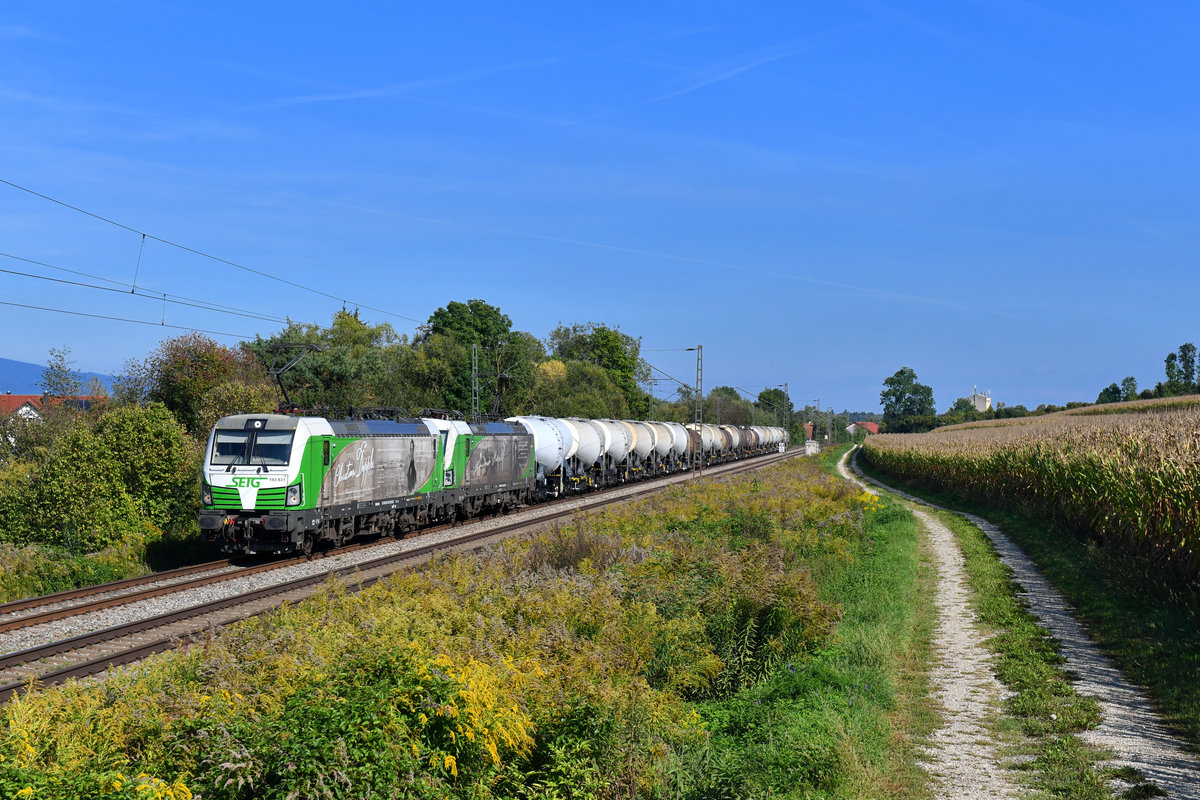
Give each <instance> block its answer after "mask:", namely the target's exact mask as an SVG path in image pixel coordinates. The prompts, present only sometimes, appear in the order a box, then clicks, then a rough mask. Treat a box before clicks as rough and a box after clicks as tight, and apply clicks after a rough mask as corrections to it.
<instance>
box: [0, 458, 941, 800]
mask: <svg viewBox="0 0 1200 800" xmlns="http://www.w3.org/2000/svg"><path fill="white" fill-rule="evenodd" d="M927 573H928V570H927V567H926V566H923V565H922V562H921V559H920V555H919V550H918V537H917V535H916V530H915V528H914V527H913V521H912V519H911V516H910V515H909V514H908V513H907V512H905V511H904V510H902V509H900V508H898V507H896V506H894V505H892V504H888V503H881V502H880V501H877V500H875V499H873V498H871V497H869V496H866V495H864V494H862V493H860V492H858V491H856V490H854V489H852V488H851V487H849V486H848V485H847V484H845V482H843V481H840V480H834V479H833V478H831V477H829V476H828V475H827V474H825V473H824V472H823V471H822V470H821V469H820V468H819V467H818V466H816V465H813V464H809V463H803V462H802V461H801V460H795V461H793V462H789V463H787V464H784V465H781V466H779V467H776V468H773V469H771V470H767V471H764V472H761V473H758V474H756V475H749V476H741V477H738V478H734V479H727V480H717V481H705V482H702V483H700V484H699V485H696V486H688V487H684V488H678V489H673V490H671V491H669V492H666V493H664V494H662V495H660V496H658V497H656V498H653V499H651V500H649V501H646V502H642V503H638V504H630V505H628V506H626V507H622V508H619V509H616V510H613V511H611V512H608V513H606V514H604V515H597V516H592V517H585V518H582V519H581V520H579V521H578V522H577V523H575V524H573V525H572V526H569V527H562V528H558V529H555V530H552V531H550V532H547V533H545V534H542V535H540V536H537V537H534V538H531V539H527V540H519V541H510V542H506V543H504V544H503V545H501V546H498V547H496V548H492V549H489V550H486V551H482V552H480V553H475V554H460V555H447V556H445V557H443V558H439V559H435V560H434V561H433V562H431V563H430V564H428V565H427V566H426V567H424V568H423V569H421V570H419V571H415V572H411V573H407V574H404V575H401V576H398V577H396V578H394V579H392V580H390V581H387V582H384V583H381V584H379V585H377V586H375V587H372V589H370V590H367V591H365V592H362V593H359V594H355V595H345V594H344V592H342V591H341V590H340V589H339V588H338V587H337V586H331V587H330V588H329V589H328V590H327V591H326V592H325V593H324V594H323V595H321V596H320V597H317V598H314V599H313V600H311V601H306V602H304V603H301V604H298V605H296V606H292V607H288V608H285V609H283V610H281V611H280V612H278V613H276V614H273V615H271V616H270V617H267V618H262V619H258V620H254V621H249V622H247V623H243V624H240V625H237V626H233V627H232V628H231V629H230V630H228V631H225V632H224V633H222V634H220V635H217V636H214V637H213V638H211V639H208V640H206V641H204V642H202V643H200V644H197V645H195V646H193V647H191V648H190V649H189V650H187V651H186V652H173V653H170V654H166V656H165V657H162V658H156V659H154V660H151V661H148V662H146V663H144V664H143V665H141V666H140V667H138V668H136V669H134V670H131V671H123V672H118V673H114V674H113V675H110V676H109V677H108V679H106V681H105V682H104V683H103V684H102V685H98V686H81V685H67V686H63V687H55V688H51V689H46V690H43V691H38V692H35V693H33V694H30V695H27V696H24V697H22V698H21V699H20V700H19V701H16V702H13V703H10V704H9V705H8V706H6V707H5V708H4V709H2V710H0V796H12V795H17V796H22V797H24V796H33V797H66V796H70V797H145V796H156V797H176V798H184V797H189V796H191V794H192V793H193V792H202V793H203V796H204V797H206V798H221V797H224V798H249V797H256V798H257V797H279V798H282V797H288V796H367V795H370V796H382V797H387V796H393V795H400V796H406V797H437V798H450V797H477V798H493V797H513V798H546V799H547V800H551V798H560V797H573V798H585V797H597V798H606V797H612V798H616V797H630V796H639V797H673V798H695V800H701V798H717V797H725V796H736V797H751V796H766V795H773V796H774V795H778V796H791V797H829V798H851V797H863V796H871V797H876V796H891V797H922V796H925V793H926V777H925V775H924V773H922V772H921V771H920V770H919V769H918V768H917V767H916V749H915V745H914V743H913V740H912V739H911V738H910V735H911V732H912V731H918V732H920V731H922V730H927V729H928V727H929V724H930V720H929V717H928V712H926V711H925V710H924V709H925V706H926V703H925V702H924V683H923V672H922V665H923V664H924V663H925V660H926V654H927V647H928V640H929V630H930V626H931V624H932V613H931V609H930V606H929V603H930V595H929V592H928V574H927Z"/></svg>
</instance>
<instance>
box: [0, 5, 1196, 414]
mask: <svg viewBox="0 0 1200 800" xmlns="http://www.w3.org/2000/svg"><path fill="white" fill-rule="evenodd" d="M1198 22H1200V7H1197V6H1195V5H1194V4H1191V3H1184V2H1162V3H1138V4H1132V3H1110V2H1088V3H1084V2H1070V3H1067V2H1063V3H1028V2H999V1H998V0H996V1H989V0H981V1H979V2H967V1H966V0H953V2H950V1H947V2H920V1H919V0H914V1H913V2H890V3H889V2H846V3H828V4H815V3H776V4H771V3H759V4H746V3H656V4H645V3H637V4H625V3H606V4H603V5H600V4H596V5H594V6H583V5H582V4H571V3H523V4H495V3H486V4H485V3H478V4H474V3H467V4H430V3H422V4H415V3H414V4H406V5H402V4H398V3H358V4H343V7H336V8H335V7H334V6H331V5H329V4H327V3H321V4H316V3H307V2H292V3H287V4H283V3H278V4H247V3H225V2H206V3H183V2H180V3H170V4H163V3H139V2H122V3H77V2H61V3H54V4H49V3H42V2H33V1H24V2H23V1H17V2H8V3H5V5H4V10H3V12H2V13H0V179H3V180H5V181H9V182H12V183H15V184H19V185H21V186H25V187H28V188H29V189H32V190H35V191H37V192H40V193H43V194H45V195H48V196H51V197H54V198H56V199H58V200H61V201H63V202H66V203H70V204H72V205H75V206H78V207H80V208H83V209H87V210H89V211H92V212H95V213H97V214H100V215H103V216H105V217H107V218H110V219H112V220H115V221H118V222H120V223H122V224H124V225H127V226H129V227H131V228H134V229H136V230H139V231H144V232H147V233H149V234H151V235H153V236H157V237H161V238H163V239H167V240H170V241H173V242H178V243H181V244H184V245H187V246H189V247H192V248H195V249H197V250H201V251H204V252H207V253H211V254H213V255H217V256H219V257H221V258H223V259H226V260H228V261H232V262H236V263H237V264H241V265H244V266H247V267H251V268H253V269H255V270H259V271H262V272H266V273H269V274H271V275H275V276H278V277H281V278H285V279H287V280H290V281H293V282H295V283H299V284H303V285H305V286H310V287H313V288H316V289H318V290H320V291H322V292H325V293H327V294H328V295H332V296H333V297H332V298H331V297H328V296H324V295H320V294H316V293H312V292H306V291H303V290H301V289H297V288H294V287H291V286H288V285H285V284H282V283H279V282H276V281H271V280H269V279H266V278H263V277H261V276H258V275H255V274H253V273H250V272H247V271H244V270H239V269H236V268H234V267H231V266H228V265H225V264H221V263H218V262H215V261H212V260H208V259H204V258H200V257H197V256H195V255H191V254H188V253H186V252H183V251H180V250H178V249H174V248H170V247H167V246H165V245H163V244H161V243H159V242H155V241H153V240H148V241H147V243H146V245H145V248H144V250H143V251H142V253H141V263H140V266H139V265H138V256H139V247H140V245H141V237H140V236H139V235H137V234H136V233H132V232H130V231H127V230H122V229H120V228H116V227H113V226H111V225H107V224H105V223H102V222H100V221H98V220H96V219H93V218H91V217H87V216H84V215H82V214H79V213H76V212H74V211H71V210H69V209H65V208H62V207H61V206H56V205H54V204H52V203H49V202H47V201H46V200H43V199H39V198H37V197H34V196H32V195H30V194H27V193H25V192H22V191H19V190H16V189H13V188H11V187H9V186H6V185H3V184H0V252H2V253H4V254H6V255H13V256H18V257H21V258H25V259H33V260H36V261H40V262H44V263H47V264H53V265H56V266H60V267H67V268H70V269H75V270H79V271H82V272H87V273H90V274H94V275H99V276H102V277H105V278H108V279H110V280H112V281H118V282H123V283H131V282H132V281H133V278H134V273H135V270H136V271H137V285H138V286H139V287H142V288H144V289H145V290H147V291H153V292H159V293H162V292H167V293H170V294H174V295H182V296H187V297H192V298H199V299H203V300H206V301H209V302H214V303H219V304H224V305H227V306H230V307H234V308H238V309H253V310H255V311H258V312H260V313H262V314H265V315H267V316H271V317H289V318H292V319H298V320H305V321H311V322H318V323H326V322H328V320H329V319H330V317H331V315H332V313H333V311H334V310H336V309H338V308H340V307H341V305H342V303H341V300H345V301H346V302H347V304H348V305H349V306H350V307H354V306H355V305H357V304H365V305H369V306H372V307H375V308H377V309H382V310H384V311H387V312H390V315H389V314H384V313H381V312H379V311H370V310H364V311H363V312H362V316H363V318H364V319H367V320H369V321H371V322H383V321H387V322H391V323H392V324H393V325H394V326H395V327H396V328H397V330H399V331H401V332H410V333H411V331H412V330H413V328H414V327H415V325H416V322H415V321H414V320H420V321H423V320H425V319H426V318H427V317H428V316H429V314H430V313H431V312H433V311H434V310H435V309H436V308H437V307H439V306H443V305H445V304H446V303H447V302H449V301H451V300H460V301H465V300H467V299H469V298H473V297H479V298H483V299H484V300H486V301H488V302H490V303H493V304H495V305H498V306H499V307H500V308H501V309H502V310H503V311H504V312H505V313H507V314H508V315H509V316H510V317H511V318H512V319H513V322H514V325H515V327H517V328H519V329H523V330H528V331H531V332H533V333H534V334H536V335H538V336H541V337H544V336H546V334H548V333H549V331H550V330H552V329H553V328H554V327H555V326H556V325H558V324H559V323H573V322H586V321H597V322H604V323H607V324H609V325H615V326H619V327H620V328H621V329H622V330H624V331H626V332H628V333H630V334H633V335H635V336H641V337H642V340H643V347H644V348H645V349H646V350H648V351H655V352H647V354H646V355H647V358H648V359H649V360H650V361H651V362H652V363H654V364H655V365H657V366H659V367H660V368H662V369H664V370H666V371H667V372H669V373H671V374H673V375H675V376H677V377H679V378H682V379H683V380H685V381H690V380H691V379H692V377H693V376H694V369H695V365H694V360H693V354H691V353H684V352H672V351H671V349H672V348H684V347H689V346H692V345H694V344H696V343H702V344H703V345H704V353H705V364H704V375H705V383H706V386H708V387H712V386H715V385H718V384H730V385H736V386H740V387H742V388H745V389H747V390H750V391H758V390H759V389H761V388H763V387H764V386H771V385H776V384H782V383H785V382H786V383H787V384H788V385H789V389H790V392H791V395H792V398H793V401H794V402H796V404H797V405H803V404H804V403H806V402H813V401H814V400H815V399H816V398H818V397H819V398H821V402H822V405H826V406H827V405H830V404H832V405H833V406H835V407H836V408H838V409H842V408H850V409H855V410H859V409H861V410H873V409H877V408H878V398H879V392H880V390H881V388H882V386H881V384H882V381H883V379H884V378H886V377H887V376H889V375H891V374H892V373H893V372H895V371H896V370H897V369H899V368H900V367H901V366H905V365H907V366H911V367H913V368H914V369H915V370H916V371H917V374H918V376H919V377H920V379H921V380H922V381H923V382H925V383H928V384H930V385H931V386H932V387H933V389H934V396H935V399H936V402H937V405H938V409H939V410H944V409H945V408H946V407H948V406H949V405H951V404H952V403H953V401H954V399H955V398H956V397H960V396H963V395H966V394H968V393H969V392H970V391H971V388H972V386H974V385H978V386H979V388H980V389H990V390H991V391H992V393H993V396H994V397H995V399H997V400H1000V401H1004V402H1007V403H1009V404H1016V403H1024V404H1026V405H1027V406H1029V407H1031V408H1032V407H1033V406H1036V405H1037V404H1039V403H1065V402H1067V401H1069V400H1089V401H1090V400H1094V399H1095V397H1096V395H1097V393H1098V392H1099V391H1100V389H1102V388H1103V387H1104V386H1106V385H1107V384H1108V383H1110V382H1112V381H1119V380H1120V379H1121V378H1122V377H1124V376H1126V375H1133V376H1135V377H1136V378H1137V379H1138V381H1139V384H1140V385H1141V386H1142V387H1146V386H1153V383H1154V382H1155V381H1156V380H1161V379H1162V377H1163V375H1162V373H1163V362H1162V359H1163V357H1164V355H1165V354H1166V353H1167V352H1168V351H1170V350H1173V349H1174V348H1175V347H1177V346H1178V345H1179V344H1180V343H1182V342H1185V341H1197V340H1200V330H1197V329H1196V327H1195V320H1196V314H1195V312H1194V308H1195V304H1196V298H1197V296H1198V294H1200V293H1198V291H1197V290H1198V289H1200V277H1197V272H1196V270H1195V269H1194V262H1195V255H1196V252H1197V246H1198V244H1200V229H1198V228H1200V214H1198V213H1197V211H1198V210H1200V209H1198V205H1200V197H1198V187H1200V180H1198V178H1200V174H1198V173H1200V169H1198V167H1200V157H1198V155H1197V142H1200V135H1198V134H1200V124H1198V123H1200V103H1198V102H1197V100H1198V98H1197V94H1198V92H1200V81H1198V80H1197V77H1198V75H1197V55H1196V52H1197V51H1196V48H1195V47H1194V43H1193V41H1192V39H1193V34H1194V31H1195V30H1196V27H1197V23H1198ZM0 268H2V269H7V270H17V271H27V272H36V273H38V274H53V275H56V276H59V277H67V278H70V277H72V276H70V275H67V274H65V273H62V272H60V271H53V270H50V269H48V268H45V267H36V266H32V265H30V264H28V263H27V262H20V261H16V260H13V259H11V258H7V257H0ZM80 280H90V279H82V278H81V279H80ZM0 300H7V301H9V302H19V303H24V304H28V305H40V306H46V307H54V308H64V309H72V310H77V311H86V312H90V313H98V314H107V315H110V316H119V317H127V318H131V319H139V320H146V321H150V322H161V321H166V322H167V323H169V324H174V325H182V326H195V327H197V328H201V329H205V330H212V331H220V332H228V333H233V334H241V335H253V334H254V333H263V334H269V333H271V332H273V331H275V330H277V329H278V328H279V327H280V326H279V325H278V324H276V323H273V322H269V321H264V320H256V319H248V318H243V317H236V316H229V315H224V314H219V313H214V312H212V311H203V310H199V309H189V308H186V307H183V306H178V305H166V307H165V314H164V304H163V303H162V302H160V301H155V300H153V299H149V298H144V297H137V296H133V295H128V294H125V293H105V292H97V291H94V290H87V289H83V288H72V287H68V286H64V285H61V284H49V283H47V282H44V281H38V280H34V279H30V278H25V277H20V276H15V275H10V274H6V273H0ZM177 333H179V331H177V330H173V329H164V328H162V327H160V326H154V325H150V326H142V325H135V324H125V323H116V322H109V321H103V320H96V319H86V318H81V317H70V316H64V315H60V314H53V313H49V312H45V311H32V310H24V309H17V308H13V307H7V306H0V341H3V343H4V344H3V346H2V347H0V356H3V357H8V358H14V359H19V360H24V361H34V362H39V363H41V362H43V361H44V360H45V357H46V354H47V351H48V350H49V348H51V347H64V346H65V347H69V348H70V350H71V353H72V356H73V357H74V359H75V361H76V364H77V366H78V367H79V368H81V369H85V370H94V371H100V372H115V371H119V370H120V368H121V365H122V364H123V363H124V362H125V361H126V359H129V358H141V357H144V356H145V355H146V354H147V353H148V352H150V351H151V350H152V349H153V348H154V346H155V345H156V344H157V343H158V342H159V341H160V340H161V339H163V338H165V337H167V336H170V335H175V334H177ZM220 340H221V341H223V342H226V343H233V342H235V341H236V339H233V338H221V339H220ZM660 393H662V394H665V393H666V390H665V389H663V390H661V391H660Z"/></svg>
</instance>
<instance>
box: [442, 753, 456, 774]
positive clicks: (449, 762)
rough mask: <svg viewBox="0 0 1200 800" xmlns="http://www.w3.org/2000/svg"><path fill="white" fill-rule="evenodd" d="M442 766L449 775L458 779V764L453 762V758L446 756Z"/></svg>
mask: <svg viewBox="0 0 1200 800" xmlns="http://www.w3.org/2000/svg"><path fill="white" fill-rule="evenodd" d="M443 766H444V767H445V768H446V769H448V770H450V774H451V775H453V776H454V777H456V778H457V777H458V762H457V761H455V760H454V756H446V761H445V763H444V764H443Z"/></svg>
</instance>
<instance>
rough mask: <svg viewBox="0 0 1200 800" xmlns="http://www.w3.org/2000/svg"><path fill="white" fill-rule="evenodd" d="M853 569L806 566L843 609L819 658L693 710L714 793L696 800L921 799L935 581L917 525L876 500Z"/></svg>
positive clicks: (828, 562)
mask: <svg viewBox="0 0 1200 800" xmlns="http://www.w3.org/2000/svg"><path fill="white" fill-rule="evenodd" d="M863 534H864V535H863V538H862V539H861V540H860V541H859V542H857V543H856V544H855V546H854V547H853V548H852V552H851V553H850V554H849V555H850V556H851V558H850V559H845V558H831V557H828V556H824V557H817V558H813V559H810V560H809V561H808V564H809V566H810V568H811V569H812V574H813V578H814V580H815V582H816V584H817V586H818V587H819V591H820V596H821V597H822V598H823V599H826V600H828V601H830V602H836V603H838V604H839V605H840V607H841V611H842V616H841V622H840V624H839V626H838V628H837V631H836V632H835V634H834V635H833V637H832V638H831V639H830V641H829V642H828V644H827V646H826V647H825V648H824V649H822V650H821V651H820V652H818V653H816V654H814V655H813V656H812V657H811V658H809V659H807V660H805V661H799V660H798V661H795V662H789V663H788V664H787V665H785V666H784V668H782V669H779V670H776V671H775V673H774V674H772V675H771V676H770V677H768V678H767V680H765V681H763V682H762V683H760V684H757V685H754V686H751V687H748V688H746V689H745V690H744V691H742V692H739V693H738V694H737V695H735V696H734V697H732V698H730V699H728V700H725V701H721V702H710V703H705V704H702V705H701V712H700V713H701V716H702V718H704V719H705V720H706V721H707V722H708V725H709V727H710V729H711V731H712V743H711V746H712V750H713V752H714V753H716V754H719V755H717V761H718V763H717V764H716V765H715V768H714V775H717V776H720V777H721V782H720V783H718V784H717V785H714V786H710V787H708V788H710V789H720V791H715V792H711V793H706V794H704V795H703V796H713V797H716V796H730V797H734V796H738V797H741V796H745V797H767V796H775V795H778V796H797V797H839V798H860V797H890V798H924V797H928V796H930V791H929V787H928V780H929V778H928V774H927V773H926V772H925V771H924V770H923V769H922V768H921V767H920V765H919V757H920V751H919V744H920V741H921V740H922V739H923V738H924V737H925V736H927V735H928V734H929V732H930V731H932V730H933V728H934V727H935V725H936V723H937V717H936V714H935V713H934V712H933V711H932V710H931V709H930V705H929V702H928V682H927V678H928V672H927V665H928V663H929V647H930V641H931V638H932V631H933V626H934V622H935V619H936V610H935V609H934V608H933V603H932V600H933V580H934V578H933V574H932V569H931V567H930V564H929V561H928V559H927V558H925V557H924V556H923V553H922V551H921V548H920V539H919V535H918V530H917V524H916V520H915V519H914V518H913V517H912V515H911V514H910V513H908V512H907V511H906V510H904V509H903V508H902V507H900V506H899V505H897V504H894V503H891V502H885V503H884V504H882V505H881V506H880V507H879V509H878V510H876V511H874V512H873V513H871V514H869V515H867V518H866V519H865V521H864V525H863Z"/></svg>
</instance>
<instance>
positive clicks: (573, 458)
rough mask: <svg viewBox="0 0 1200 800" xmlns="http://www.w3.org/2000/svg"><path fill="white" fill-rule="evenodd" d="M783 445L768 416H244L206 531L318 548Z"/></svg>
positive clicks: (238, 546)
mask: <svg viewBox="0 0 1200 800" xmlns="http://www.w3.org/2000/svg"><path fill="white" fill-rule="evenodd" d="M787 444H788V434H787V431H786V430H784V429H783V428H772V427H759V426H749V427H746V426H733V425H695V424H692V425H682V424H679V423H674V422H633V421H624V420H607V419H557V418H553V417H539V416H521V417H510V418H508V419H507V420H505V421H503V422H485V423H478V424H469V423H466V422H463V421H460V420H453V419H439V418H413V419H410V418H401V417H386V418H385V417H384V416H383V415H381V414H371V413H367V414H360V415H358V416H357V417H353V418H347V419H327V418H325V417H319V416H303V415H290V414H237V415H234V416H228V417H223V418H222V419H220V420H218V421H217V424H216V427H215V428H214V429H213V431H212V434H211V435H210V436H209V439H208V448H207V450H206V451H205V458H204V470H203V472H204V476H203V485H202V488H201V494H202V497H201V509H200V513H199V522H200V533H201V536H202V537H203V539H204V540H205V541H206V542H210V543H212V544H214V545H216V546H218V547H219V548H220V549H221V550H222V551H223V552H226V553H237V554H249V553H293V552H303V553H311V552H312V550H313V548H314V547H318V546H333V547H340V546H341V545H343V544H345V543H346V542H348V541H349V540H351V539H353V538H355V537H359V536H367V535H371V534H392V535H396V536H403V535H404V534H406V533H408V532H409V531H412V530H415V529H417V528H419V527H421V526H424V525H429V524H433V523H438V522H453V521H459V520H464V519H469V518H471V517H474V516H477V515H479V514H483V513H489V512H507V511H508V510H510V509H513V508H517V507H519V506H524V505H528V504H531V503H536V502H539V501H541V500H544V499H548V498H551V497H558V496H561V495H564V494H570V493H576V492H584V491H588V490H592V489H599V488H605V487H609V486H615V485H619V484H622V483H626V482H629V481H635V480H640V479H644V478H647V477H653V476H658V475H666V474H671V473H674V472H680V471H683V470H687V469H690V468H691V466H692V463H693V459H694V458H695V457H697V456H699V458H700V460H701V461H702V462H703V463H704V464H715V463H720V462H723V461H731V460H734V459H739V458H746V457H749V456H752V455H758V454H761V453H766V452H774V451H777V450H782V449H784V448H786V446H787Z"/></svg>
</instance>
